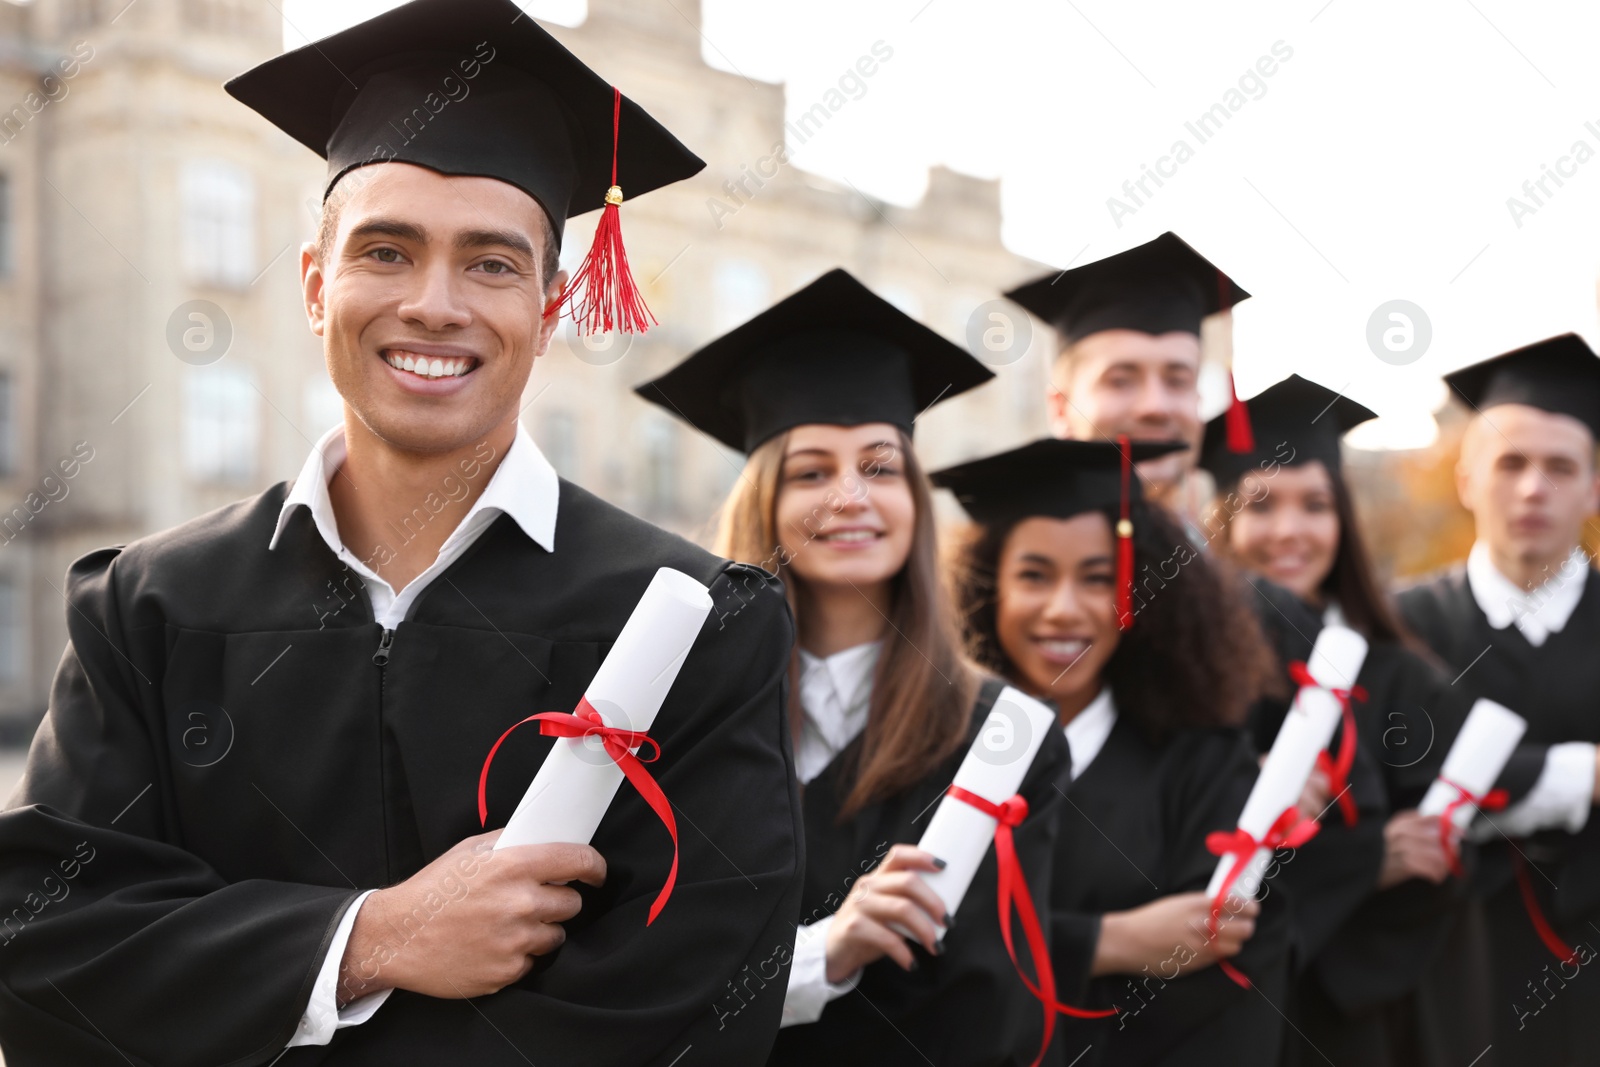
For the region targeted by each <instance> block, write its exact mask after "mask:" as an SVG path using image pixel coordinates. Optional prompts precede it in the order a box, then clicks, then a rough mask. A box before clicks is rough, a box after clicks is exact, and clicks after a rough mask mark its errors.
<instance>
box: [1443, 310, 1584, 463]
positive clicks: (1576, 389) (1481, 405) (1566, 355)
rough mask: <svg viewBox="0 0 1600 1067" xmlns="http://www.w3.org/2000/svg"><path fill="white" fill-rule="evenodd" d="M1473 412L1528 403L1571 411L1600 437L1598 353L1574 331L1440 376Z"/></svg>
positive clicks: (1539, 406)
mask: <svg viewBox="0 0 1600 1067" xmlns="http://www.w3.org/2000/svg"><path fill="white" fill-rule="evenodd" d="M1444 380H1445V381H1446V382H1447V383H1449V385H1450V388H1451V390H1452V391H1454V392H1455V394H1456V396H1458V397H1460V398H1461V399H1462V400H1464V401H1466V402H1467V404H1468V405H1469V406H1471V407H1472V408H1473V409H1474V410H1476V411H1487V410H1488V409H1489V408H1491V407H1493V406H1494V405H1496V404H1527V405H1529V406H1531V407H1536V408H1542V409H1544V410H1545V411H1550V412H1554V413H1555V414H1557V415H1570V416H1572V417H1573V418H1575V419H1577V420H1578V421H1579V422H1581V423H1583V424H1584V425H1585V426H1587V427H1589V432H1590V433H1592V434H1594V436H1595V438H1596V439H1597V440H1600V358H1596V356H1595V353H1594V350H1593V349H1591V348H1590V347H1589V346H1588V344H1587V343H1585V341H1584V340H1583V338H1581V337H1579V336H1578V335H1577V334H1575V333H1564V334H1561V335H1560V336H1558V337H1549V338H1546V339H1545V340H1543V341H1538V342H1535V343H1534V344H1531V345H1527V346H1525V347H1522V348H1518V349H1515V350H1514V351H1511V352H1506V353H1504V354H1502V355H1498V356H1495V357H1494V358H1493V359H1486V360H1484V361H1483V362H1481V363H1474V364H1473V365H1472V366H1470V367H1463V368H1462V369H1461V370H1458V371H1456V372H1454V373H1453V374H1447V375H1445V376H1444Z"/></svg>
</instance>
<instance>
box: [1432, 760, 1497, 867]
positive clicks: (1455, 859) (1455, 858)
mask: <svg viewBox="0 0 1600 1067" xmlns="http://www.w3.org/2000/svg"><path fill="white" fill-rule="evenodd" d="M1439 781H1441V782H1443V783H1444V784H1445V785H1447V786H1449V787H1450V788H1451V789H1454V790H1455V791H1456V798H1455V799H1454V800H1452V801H1451V802H1450V803H1448V804H1446V805H1445V806H1444V813H1443V814H1442V815H1440V816H1439V847H1441V848H1443V849H1444V857H1445V859H1447V860H1449V861H1450V873H1451V874H1453V875H1455V876H1456V877H1457V878H1460V877H1462V875H1463V874H1464V873H1465V872H1464V871H1462V869H1461V851H1460V850H1459V849H1457V848H1456V844H1455V842H1454V841H1452V840H1450V828H1451V827H1452V826H1453V825H1454V822H1453V820H1452V817H1453V816H1454V815H1455V813H1456V809H1457V808H1459V807H1461V806H1462V805H1463V804H1471V805H1472V806H1473V807H1475V808H1478V809H1480V810H1482V811H1501V810H1503V809H1504V808H1505V806H1506V805H1507V804H1509V803H1510V802H1511V794H1509V793H1507V792H1506V791H1505V790H1504V789H1491V790H1489V791H1488V792H1487V793H1485V794H1483V795H1482V796H1478V795H1477V794H1475V793H1473V792H1472V790H1470V789H1468V788H1466V787H1465V786H1461V785H1457V784H1456V783H1455V782H1452V781H1451V780H1450V779H1448V778H1446V777H1445V776H1444V775H1442V774H1441V775H1440V776H1439Z"/></svg>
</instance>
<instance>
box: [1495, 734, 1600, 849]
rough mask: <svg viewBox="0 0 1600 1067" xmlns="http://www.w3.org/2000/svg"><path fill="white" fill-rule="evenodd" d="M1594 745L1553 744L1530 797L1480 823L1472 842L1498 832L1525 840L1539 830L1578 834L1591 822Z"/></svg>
mask: <svg viewBox="0 0 1600 1067" xmlns="http://www.w3.org/2000/svg"><path fill="white" fill-rule="evenodd" d="M1594 772H1595V746H1594V745H1592V744H1590V743H1589V742H1587V741H1568V742H1564V743H1562V744H1559V745H1551V746H1550V749H1549V751H1548V752H1546V753H1545V757H1544V769H1543V770H1542V771H1540V772H1539V780H1538V781H1536V782H1534V783H1533V788H1532V789H1530V790H1528V795H1527V796H1525V797H1523V798H1522V799H1521V800H1519V801H1517V802H1516V803H1515V804H1513V805H1511V806H1510V807H1509V808H1507V809H1506V810H1505V811H1503V812H1501V813H1500V814H1499V815H1491V816H1488V817H1487V818H1485V819H1483V820H1480V821H1479V823H1478V824H1477V825H1475V826H1474V827H1473V834H1472V837H1473V840H1485V839H1488V838H1489V837H1492V836H1494V835H1496V834H1497V833H1503V834H1505V835H1506V836H1507V837H1526V836H1528V835H1529V834H1532V833H1535V832H1537V831H1539V830H1565V831H1567V832H1568V833H1571V834H1575V833H1577V832H1578V831H1579V830H1582V829H1583V826H1584V824H1585V823H1586V822H1588V821H1589V808H1590V806H1591V805H1592V804H1593V803H1594Z"/></svg>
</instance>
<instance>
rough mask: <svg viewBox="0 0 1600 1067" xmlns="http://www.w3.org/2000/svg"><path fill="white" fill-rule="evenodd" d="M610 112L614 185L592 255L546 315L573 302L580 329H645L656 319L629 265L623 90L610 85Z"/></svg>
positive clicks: (585, 259) (608, 331)
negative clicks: (621, 170) (621, 166)
mask: <svg viewBox="0 0 1600 1067" xmlns="http://www.w3.org/2000/svg"><path fill="white" fill-rule="evenodd" d="M611 92H612V93H613V94H614V95H613V107H612V113H611V188H610V189H608V190H607V191H606V206H605V210H604V211H602V212H601V213H600V225H599V226H597V227H595V231H594V243H593V244H591V245H590V246H589V254H588V255H586V256H584V257H583V262H582V263H580V264H579V265H578V269H577V270H576V271H575V272H574V273H573V276H572V278H571V279H570V280H569V281H568V283H567V286H566V288H565V289H564V290H563V291H562V293H561V299H560V300H557V301H556V302H555V303H554V304H552V305H551V306H550V307H549V308H548V309H546V311H545V315H546V317H548V316H549V315H551V314H559V313H560V311H561V309H562V308H563V307H566V306H567V305H569V304H570V305H571V311H572V320H573V322H575V323H577V326H578V333H579V334H595V333H610V332H612V331H613V330H621V331H622V332H624V333H644V332H645V331H646V330H648V329H649V328H650V327H651V326H652V325H654V324H655V323H656V317H655V316H654V315H652V314H651V313H650V309H649V308H648V307H646V306H645V302H644V295H643V294H642V293H640V292H639V286H638V285H637V284H635V283H634V280H633V273H632V272H631V271H630V270H629V269H628V252H627V249H625V248H624V247H623V245H622V212H621V210H620V207H619V205H620V204H621V203H622V189H621V188H620V187H619V186H618V185H617V131H618V127H619V126H620V125H621V123H622V90H620V89H618V88H616V87H615V86H613V87H612V90H611Z"/></svg>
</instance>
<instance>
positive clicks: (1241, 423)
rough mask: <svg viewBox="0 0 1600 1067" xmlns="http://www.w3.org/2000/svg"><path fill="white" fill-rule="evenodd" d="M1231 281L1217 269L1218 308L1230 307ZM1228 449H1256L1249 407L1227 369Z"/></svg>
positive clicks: (1231, 373)
mask: <svg viewBox="0 0 1600 1067" xmlns="http://www.w3.org/2000/svg"><path fill="white" fill-rule="evenodd" d="M1232 287H1233V283H1232V282H1231V281H1229V280H1228V276H1227V275H1226V274H1224V273H1222V272H1221V271H1220V270H1219V271H1217V306H1218V307H1220V308H1227V307H1232V306H1233V302H1232V300H1230V299H1229V298H1230V297H1231V296H1232V295H1233V294H1232V292H1231V289H1232ZM1227 428H1228V451H1229V452H1232V453H1234V454H1235V455H1242V454H1244V453H1246V452H1254V451H1255V450H1256V435H1255V433H1254V431H1252V430H1251V429H1250V409H1249V408H1247V407H1245V406H1244V401H1242V400H1240V399H1239V390H1238V389H1236V388H1235V387H1234V383H1233V371H1231V370H1230V371H1228V421H1227Z"/></svg>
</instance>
